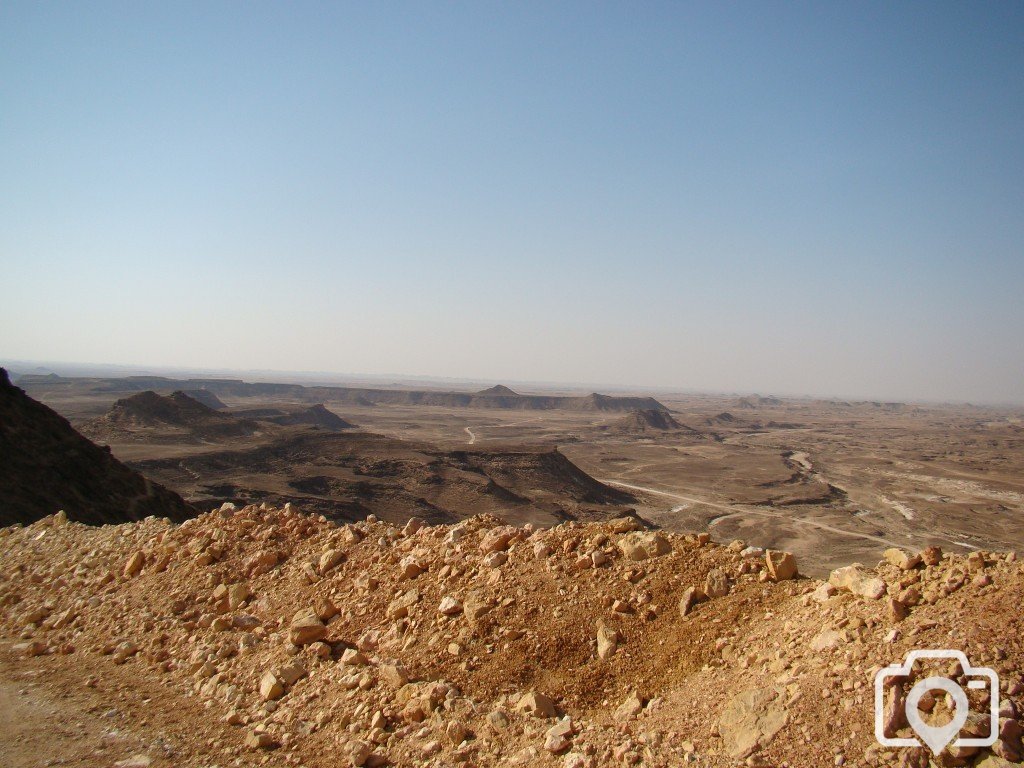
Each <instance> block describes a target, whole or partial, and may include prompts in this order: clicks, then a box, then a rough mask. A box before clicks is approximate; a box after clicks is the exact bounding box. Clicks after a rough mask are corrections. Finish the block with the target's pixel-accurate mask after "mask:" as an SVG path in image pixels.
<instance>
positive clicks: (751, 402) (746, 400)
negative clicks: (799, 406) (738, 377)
mask: <svg viewBox="0 0 1024 768" xmlns="http://www.w3.org/2000/svg"><path fill="white" fill-rule="evenodd" d="M736 405H737V406H738V407H739V408H760V407H762V406H775V405H782V401H781V400H780V399H779V398H777V397H771V396H768V397H761V395H750V396H749V397H741V398H740V399H739V400H738V401H737V402H736Z"/></svg>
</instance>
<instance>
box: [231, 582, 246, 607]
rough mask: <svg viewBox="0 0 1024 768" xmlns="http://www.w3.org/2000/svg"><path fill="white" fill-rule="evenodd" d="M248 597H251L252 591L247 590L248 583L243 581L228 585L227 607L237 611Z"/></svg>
mask: <svg viewBox="0 0 1024 768" xmlns="http://www.w3.org/2000/svg"><path fill="white" fill-rule="evenodd" d="M250 597H252V593H251V592H250V590H249V585H248V584H246V583H244V582H239V583H238V584H232V585H231V586H230V587H228V607H229V608H230V609H231V610H232V611H237V610H238V609H239V608H241V607H242V606H243V605H245V604H246V602H247V601H248V600H249V598H250Z"/></svg>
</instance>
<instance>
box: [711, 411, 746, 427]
mask: <svg viewBox="0 0 1024 768" xmlns="http://www.w3.org/2000/svg"><path fill="white" fill-rule="evenodd" d="M704 423H705V424H707V425H708V426H709V427H722V426H730V425H733V424H737V423H739V419H737V418H736V417H735V416H733V415H732V414H731V413H729V412H728V411H722V412H721V413H719V414H717V415H715V416H710V417H708V418H706V419H704Z"/></svg>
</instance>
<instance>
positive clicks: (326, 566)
mask: <svg viewBox="0 0 1024 768" xmlns="http://www.w3.org/2000/svg"><path fill="white" fill-rule="evenodd" d="M344 559H345V553H344V552H342V551H341V550H340V549H328V550H325V551H324V552H323V554H321V555H320V559H319V560H318V561H317V571H319V572H320V575H321V576H323V575H324V574H325V573H327V572H328V571H330V570H331V569H333V568H336V567H337V566H338V565H340V564H341V562H342V561H343V560H344Z"/></svg>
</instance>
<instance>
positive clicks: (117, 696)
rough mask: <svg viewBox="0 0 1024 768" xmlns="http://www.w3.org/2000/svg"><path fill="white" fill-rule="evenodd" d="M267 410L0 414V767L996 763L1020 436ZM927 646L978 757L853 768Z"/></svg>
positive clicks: (901, 426)
mask: <svg viewBox="0 0 1024 768" xmlns="http://www.w3.org/2000/svg"><path fill="white" fill-rule="evenodd" d="M21 387H24V390H22V389H21ZM268 390H269V387H263V386H259V385H249V384H246V385H245V386H240V385H239V384H238V383H237V382H227V383H223V384H221V383H218V382H216V381H204V382H197V381H191V380H164V381H158V380H156V379H153V378H148V379H145V380H134V381H133V380H129V379H75V378H62V377H57V376H36V375H27V376H21V377H19V378H18V379H17V380H16V384H12V383H5V384H4V386H3V393H2V394H3V403H2V405H3V410H2V413H3V414H4V430H5V431H4V439H5V441H7V443H8V444H10V445H12V446H13V444H15V443H17V445H18V446H19V450H21V451H23V452H29V453H30V455H32V456H34V457H35V458H34V460H33V463H30V464H27V465H26V466H25V467H22V468H21V470H20V471H19V472H17V473H10V474H9V475H8V476H7V478H6V480H5V485H6V486H7V488H6V491H7V493H6V497H7V498H8V499H9V500H10V501H11V503H10V504H9V505H8V507H7V508H6V509H5V510H4V511H3V514H4V522H5V523H8V524H9V523H19V524H18V525H14V526H11V527H7V528H4V529H2V533H0V548H2V551H3V553H4V555H3V558H2V566H0V607H2V608H3V614H2V623H0V627H2V628H3V632H4V634H5V636H6V637H7V640H6V641H4V642H3V643H2V644H0V652H2V656H0V663H2V665H3V666H2V669H3V680H4V684H3V687H2V688H0V696H2V697H3V701H4V712H5V715H4V718H5V719H4V720H2V721H0V733H2V734H3V740H2V741H0V745H2V746H0V750H2V751H0V754H2V755H3V757H4V759H5V761H6V764H9V765H15V766H22V765H24V766H28V765H38V764H40V760H42V762H43V763H45V764H48V765H52V764H63V763H69V764H75V765H83V766H97V767H98V766H109V765H115V766H117V767H118V768H145V767H146V766H151V765H153V766H160V765H165V764H166V765H214V764H222V763H223V764H231V765H240V766H241V765H249V764H277V763H281V764H294V765H307V766H324V768H327V766H335V765H338V764H339V763H340V764H343V765H352V766H364V765H365V766H383V765H389V764H392V765H410V766H411V765H435V766H438V767H440V766H446V765H457V764H461V765H481V766H488V765H495V766H498V765H556V764H557V765H562V766H565V768H596V766H602V765H650V766H671V765H679V764H694V765H705V766H734V765H739V764H742V765H748V766H766V767H767V766H776V765H778V766H808V767H810V766H821V765H826V764H827V765H836V766H838V765H851V766H877V765H899V766H902V767H904V768H908V767H910V766H915V767H918V768H923V767H924V766H929V765H941V766H961V765H969V764H973V765H978V766H984V768H998V767H1000V766H1009V765H1015V764H1018V763H1017V761H1020V760H1021V758H1022V757H1024V745H1022V743H1021V720H1020V719H1019V716H1018V712H1019V711H1020V710H1019V709H1018V707H1020V706H1022V705H1024V678H1022V677H1021V671H1020V670H1021V669H1022V663H1024V644H1022V640H1021V638H1022V637H1024V633H1022V629H1024V628H1022V627H1021V626H1020V613H1019V610H1018V605H1019V599H1020V595H1021V594H1024V566H1022V564H1021V563H1020V562H1018V561H1017V559H1016V555H1015V554H1014V551H1015V550H1016V549H1017V548H1019V546H1020V543H1021V536H1022V534H1021V526H1020V524H1019V523H1020V521H1021V519H1022V514H1024V509H1022V506H1021V498H1022V496H1021V494H1022V491H1024V488H1022V480H1021V478H1022V477H1024V473H1021V471H1020V468H1021V462H1022V461H1024V451H1022V449H1021V446H1022V441H1021V429H1022V428H1021V412H1020V411H1014V410H1013V409H997V408H980V407H972V406H958V407H952V406H928V405H911V404H902V403H876V402H837V401H821V400H794V399H780V398H775V397H768V396H742V397H739V396H738V397H726V396H718V397H711V396H684V395H671V394H659V395H658V397H657V398H654V397H643V398H636V397H633V396H628V397H625V396H624V397H616V396H605V395H597V394H593V393H590V394H576V393H564V392H563V393H542V394H537V395H532V394H531V395H521V394H518V393H516V392H514V391H513V390H511V389H510V388H508V387H503V386H499V387H495V388H493V389H488V390H485V391H483V392H477V393H461V392H459V393H455V392H430V393H429V395H424V394H420V393H416V392H414V391H407V392H403V391H401V390H381V391H380V392H381V394H378V393H375V392H370V391H365V390H364V391H360V392H359V394H358V395H353V394H352V393H351V392H350V391H349V390H348V389H347V388H345V387H340V386H331V387H315V388H313V387H308V388H307V387H302V386H294V387H290V388H288V389H287V390H286V391H275V392H270V391H268ZM36 398H38V401H37V400H36ZM521 398H524V399H525V398H529V399H528V400H526V402H520V399H521ZM423 400H427V401H428V402H422V401H423ZM481 401H482V402H481ZM47 403H48V404H49V406H52V409H54V410H51V408H50V407H47V405H46V404H47ZM638 404H640V405H642V406H644V407H639V408H638V407H634V406H636V405H638ZM61 414H63V416H62V415H61ZM65 417H67V418H65ZM12 430H13V431H12ZM91 441H94V443H95V444H94V443H93V442H91ZM83 455H84V456H85V457H87V458H79V457H81V456H83ZM94 455H95V458H94V459H88V457H93V456H94ZM87 460H92V461H94V462H95V464H94V465H89V464H88V463H86V464H85V465H83V464H82V462H83V461H87ZM70 462H77V463H74V464H72V463H70ZM111 462H113V463H112V464H111ZM44 466H49V467H50V468H49V469H47V470H46V472H48V473H49V474H48V475H42V474H40V471H41V470H40V468H41V467H44ZM108 476H109V479H108ZM54 477H60V478H62V482H63V487H64V488H65V490H69V492H70V495H67V494H65V495H64V496H61V495H60V494H59V493H58V494H57V495H53V494H52V493H51V494H49V495H46V494H42V495H41V494H40V493H39V490H38V489H39V488H41V487H44V486H46V487H49V484H52V483H53V482H54V480H53V478H54ZM47 478H48V479H47ZM85 480H88V481H89V483H90V484H89V485H83V482H84V481H85ZM107 487H109V488H111V489H112V488H115V487H118V488H120V487H131V488H136V489H137V490H136V496H134V497H129V499H130V500H126V501H121V502H115V503H114V504H111V503H110V501H109V499H108V500H107V504H106V506H103V507H99V506H97V504H96V503H95V502H94V501H93V500H92V499H91V498H90V492H92V493H93V494H94V495H95V494H96V492H97V490H98V495H99V496H100V497H101V498H105V497H106V494H107V491H106V490H105V488H107ZM143 492H144V493H145V496H144V497H140V496H138V494H139V493H143ZM154 505H157V506H154ZM55 506H59V509H53V507H55ZM979 520H985V521H986V523H985V525H984V526H983V527H982V526H979V525H978V521H979ZM76 521H82V522H86V523H92V525H91V526H90V525H83V524H82V522H76ZM133 521H135V522H133ZM97 523H105V524H104V525H99V526H97V525H96V524H97ZM51 585H58V588H57V589H53V588H52V586H51ZM954 641H955V644H956V646H957V647H958V648H960V649H963V650H964V651H965V652H968V653H970V655H971V657H972V658H973V660H974V662H975V664H981V663H985V664H986V665H989V666H992V667H994V668H996V669H998V673H999V675H1000V691H999V693H1000V694H1001V699H1000V701H1001V704H1000V705H999V712H998V718H999V722H998V723H997V724H996V731H997V732H998V738H997V739H996V741H995V742H994V743H993V746H992V748H991V749H987V750H979V749H977V748H952V747H950V748H947V749H946V750H945V751H942V753H941V755H938V759H939V762H938V763H935V762H934V761H933V762H930V753H929V752H928V751H927V750H925V749H923V748H917V749H910V750H903V751H902V752H900V753H897V752H892V751H887V750H884V749H881V748H880V747H879V745H878V744H877V743H876V740H875V734H874V731H873V729H872V722H871V716H872V709H871V704H872V696H871V691H872V688H871V686H872V679H873V677H874V675H875V674H876V673H877V672H878V670H879V669H880V668H881V667H882V666H885V664H887V663H890V662H889V661H888V660H889V659H890V658H891V659H896V660H898V659H900V658H902V656H903V655H905V653H907V652H909V651H910V650H913V649H914V648H917V647H921V645H922V644H924V645H928V646H941V645H945V644H949V643H952V642H954ZM85 659H89V660H90V661H89V662H88V664H87V667H86V668H87V669H88V670H90V671H89V672H87V673H84V674H83V672H82V669H83V667H82V663H83V661H84V660H85ZM943 669H944V668H941V669H940V670H939V671H940V673H943V674H948V672H943ZM962 673H963V671H962V670H961V671H960V672H959V673H957V674H962ZM922 674H923V672H915V673H914V674H912V675H911V676H909V677H907V678H903V682H902V683H901V684H897V685H895V687H891V688H888V689H887V691H888V693H887V699H886V705H885V706H886V715H885V716H886V723H885V728H886V731H885V733H886V734H888V735H891V736H893V737H894V738H895V737H905V736H906V735H907V734H910V733H911V732H910V730H909V727H908V723H907V720H906V716H905V715H904V705H905V696H906V691H907V689H908V687H909V686H910V685H911V684H912V683H914V682H915V681H917V680H918V679H919V678H920V677H921V675H922ZM962 680H963V678H961V681H962ZM972 696H975V694H973V693H972ZM975 699H976V701H975V700H973V699H972V706H973V707H977V708H979V709H983V708H984V706H985V705H986V703H987V702H988V701H989V699H987V698H978V697H977V696H975ZM952 711H953V710H950V709H949V705H948V703H946V704H943V703H942V702H941V701H940V702H939V703H938V705H937V706H934V708H933V709H929V711H928V714H927V717H928V719H929V722H944V719H948V718H949V717H950V716H951V714H950V713H951V712H952ZM78 713H102V718H101V719H100V720H95V721H94V720H88V719H86V720H80V721H79V722H78V724H77V725H76V726H75V727H72V728H69V723H70V722H71V721H73V720H75V718H81V715H80V714H78ZM972 717H974V715H972ZM104 719H105V720H106V721H104ZM27 720H31V721H33V722H45V723H48V724H49V725H48V726H47V727H48V728H52V729H54V730H55V732H56V733H58V734H59V735H58V736H57V738H56V739H52V738H47V739H46V740H44V739H43V738H42V736H41V735H42V733H43V731H42V730H41V729H40V728H38V727H32V728H28V727H26V726H24V725H23V723H24V722H26V721H27ZM840 721H842V722H843V724H844V725H843V727H842V728H835V727H833V726H834V724H835V723H838V722H840ZM989 722H991V719H990V718H989V719H982V718H981V716H979V717H978V719H975V720H971V721H970V723H969V724H968V726H966V727H967V728H969V729H970V728H973V729H974V730H973V732H975V733H977V734H979V735H983V734H984V733H985V732H986V731H985V729H986V728H987V727H988V723H989ZM200 734H201V735H200ZM46 756H50V757H46Z"/></svg>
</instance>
